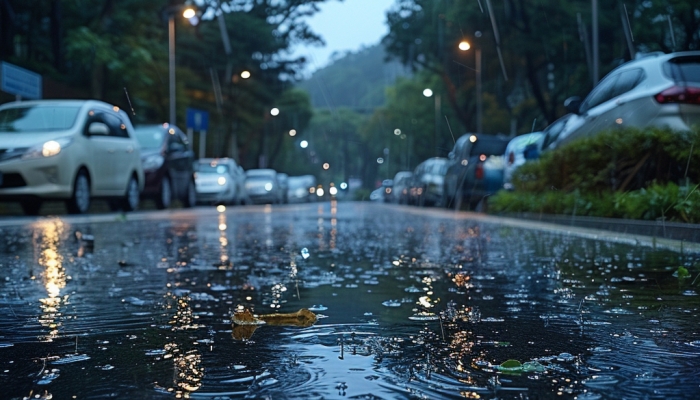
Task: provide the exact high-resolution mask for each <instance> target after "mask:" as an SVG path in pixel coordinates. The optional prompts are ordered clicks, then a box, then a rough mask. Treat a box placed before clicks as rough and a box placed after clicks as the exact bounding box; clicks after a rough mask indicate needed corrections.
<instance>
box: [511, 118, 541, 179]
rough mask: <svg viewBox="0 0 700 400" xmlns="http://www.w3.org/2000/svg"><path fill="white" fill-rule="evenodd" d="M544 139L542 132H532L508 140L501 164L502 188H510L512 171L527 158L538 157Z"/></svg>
mask: <svg viewBox="0 0 700 400" xmlns="http://www.w3.org/2000/svg"><path fill="white" fill-rule="evenodd" d="M543 141H544V132H532V133H526V134H524V135H520V136H516V137H514V138H512V139H511V140H510V142H508V145H507V146H506V153H505V165H504V166H503V188H504V189H506V190H512V189H513V184H512V183H511V180H512V178H513V172H515V170H516V169H518V168H519V167H520V166H521V165H523V164H525V162H526V161H527V160H528V159H533V158H537V157H539V153H540V151H541V150H542V143H543Z"/></svg>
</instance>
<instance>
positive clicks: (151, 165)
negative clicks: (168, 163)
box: [142, 154, 165, 171]
mask: <svg viewBox="0 0 700 400" xmlns="http://www.w3.org/2000/svg"><path fill="white" fill-rule="evenodd" d="M164 161H165V159H164V158H163V156H161V155H160V154H151V155H150V156H147V157H145V158H144V159H143V161H142V164H143V169H144V170H148V171H150V170H153V169H158V168H160V166H161V165H163V162H164Z"/></svg>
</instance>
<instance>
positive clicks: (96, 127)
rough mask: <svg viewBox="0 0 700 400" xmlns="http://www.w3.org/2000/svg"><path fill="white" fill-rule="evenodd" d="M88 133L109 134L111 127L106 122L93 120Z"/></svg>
mask: <svg viewBox="0 0 700 400" xmlns="http://www.w3.org/2000/svg"><path fill="white" fill-rule="evenodd" d="M88 133H89V134H90V135H100V136H107V135H109V127H108V126H107V124H105V123H104V122H93V123H91V124H90V126H88Z"/></svg>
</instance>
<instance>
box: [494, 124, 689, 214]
mask: <svg viewBox="0 0 700 400" xmlns="http://www.w3.org/2000/svg"><path fill="white" fill-rule="evenodd" d="M696 143H700V130H694V131H690V132H674V131H670V130H667V129H656V128H650V129H645V130H639V129H619V130H613V131H608V132H602V133H600V134H597V135H594V136H592V137H589V138H585V139H581V140H578V141H575V142H572V143H570V144H569V145H567V146H564V147H561V148H559V149H556V150H554V151H547V152H544V153H543V154H542V157H541V158H540V159H539V160H535V161H532V162H528V163H526V164H525V165H523V166H522V167H521V168H519V169H518V170H517V171H516V172H515V174H514V177H513V182H514V185H515V191H514V192H506V191H502V192H499V193H497V194H496V195H495V196H492V198H491V199H490V201H489V208H490V210H491V211H494V212H508V213H522V212H536V213H548V214H563V215H587V216H599V217H615V218H628V219H644V220H656V219H660V218H663V219H666V220H673V221H682V222H700V191H699V190H698V185H697V184H696V185H691V184H689V178H690V177H692V178H693V179H698V176H700V167H699V164H698V163H694V162H693V160H697V159H700V146H696V145H695V144H696Z"/></svg>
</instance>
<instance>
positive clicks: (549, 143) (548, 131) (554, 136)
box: [541, 113, 576, 151]
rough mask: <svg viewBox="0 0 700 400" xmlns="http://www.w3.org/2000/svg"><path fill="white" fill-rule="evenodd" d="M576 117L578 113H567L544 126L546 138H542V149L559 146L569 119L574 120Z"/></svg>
mask: <svg viewBox="0 0 700 400" xmlns="http://www.w3.org/2000/svg"><path fill="white" fill-rule="evenodd" d="M574 117H576V114H572V113H569V114H566V115H564V116H563V117H561V118H559V119H557V120H556V121H554V122H552V123H551V124H549V125H547V127H546V128H544V130H543V131H542V133H544V138H543V139H542V148H541V151H547V150H552V149H554V148H556V147H557V144H559V136H560V135H561V133H562V132H564V131H565V129H566V126H567V124H568V123H569V121H573V119H574Z"/></svg>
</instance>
